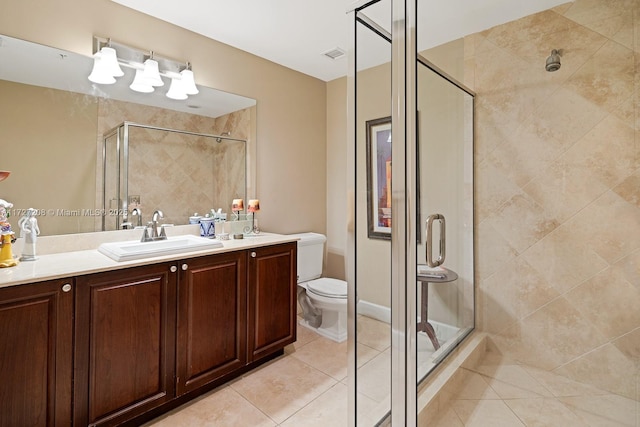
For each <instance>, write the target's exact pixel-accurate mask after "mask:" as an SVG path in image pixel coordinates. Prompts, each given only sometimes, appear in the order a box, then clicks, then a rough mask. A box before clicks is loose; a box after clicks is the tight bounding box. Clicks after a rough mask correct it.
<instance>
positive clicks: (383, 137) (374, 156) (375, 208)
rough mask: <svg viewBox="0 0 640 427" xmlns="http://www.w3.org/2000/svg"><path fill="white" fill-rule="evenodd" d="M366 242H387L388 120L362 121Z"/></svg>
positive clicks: (389, 132)
mask: <svg viewBox="0 0 640 427" xmlns="http://www.w3.org/2000/svg"><path fill="white" fill-rule="evenodd" d="M366 138H367V224H368V236H369V238H370V239H384V240H391V117H383V118H380V119H375V120H368V121H367V122H366Z"/></svg>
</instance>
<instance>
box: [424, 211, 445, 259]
mask: <svg viewBox="0 0 640 427" xmlns="http://www.w3.org/2000/svg"><path fill="white" fill-rule="evenodd" d="M434 221H440V241H439V248H440V254H439V255H438V259H436V260H435V261H434V260H433V242H432V240H433V222H434ZM445 230H446V224H445V219H444V215H442V214H433V215H429V217H428V218H427V226H426V234H427V239H426V242H425V244H426V249H427V250H426V258H427V259H426V262H427V265H428V266H429V267H438V266H439V265H442V264H443V263H444V259H445V257H446V255H447V254H446V240H447V239H446V235H445Z"/></svg>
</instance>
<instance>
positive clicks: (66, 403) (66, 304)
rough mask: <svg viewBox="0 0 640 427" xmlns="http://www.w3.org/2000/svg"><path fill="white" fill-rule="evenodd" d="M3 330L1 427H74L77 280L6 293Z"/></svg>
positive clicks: (1, 304)
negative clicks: (74, 310) (72, 414)
mask: <svg viewBox="0 0 640 427" xmlns="http://www.w3.org/2000/svg"><path fill="white" fill-rule="evenodd" d="M63 288H64V290H63ZM0 330H2V333H1V334H0V378H2V380H1V381H0V426H3V427H4V426H6V427H9V426H11V427H13V426H69V425H71V386H72V344H73V280H72V279H71V280H62V279H61V280H52V281H48V282H42V283H34V284H26V285H18V286H12V287H8V288H4V289H1V290H0Z"/></svg>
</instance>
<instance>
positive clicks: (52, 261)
mask: <svg viewBox="0 0 640 427" xmlns="http://www.w3.org/2000/svg"><path fill="white" fill-rule="evenodd" d="M297 240H298V238H297V237H296V236H288V235H283V234H272V233H260V234H257V235H250V236H245V237H244V238H243V239H239V240H224V241H222V244H223V247H222V248H215V249H207V250H202V251H193V252H188V253H184V254H178V255H164V256H156V257H149V258H145V259H138V260H133V261H122V262H117V261H114V260H112V259H111V258H109V257H107V256H106V255H103V254H102V253H100V252H98V250H97V247H98V245H97V244H96V249H86V250H81V251H71V252H60V253H52V254H47V255H39V256H38V259H36V260H35V261H22V262H20V263H19V264H18V265H16V266H14V267H6V268H0V288H4V287H8V286H15V285H21V284H26V283H34V282H41V281H44V280H52V279H59V278H67V277H68V278H71V277H74V276H80V275H84V274H91V273H98V272H101V271H111V270H118V269H121V268H128V267H135V266H140V265H148V264H156V263H159V262H167V261H174V260H180V259H189V258H195V257H199V256H204V255H211V254H217V253H224V252H232V251H238V250H244V249H250V248H257V247H261V246H271V245H277V244H280V243H287V242H295V241H297ZM14 255H15V254H14Z"/></svg>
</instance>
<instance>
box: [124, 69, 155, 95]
mask: <svg viewBox="0 0 640 427" xmlns="http://www.w3.org/2000/svg"><path fill="white" fill-rule="evenodd" d="M129 89H131V90H134V91H136V92H141V93H151V92H153V91H154V88H153V86H151V84H149V82H148V81H147V79H145V78H144V70H141V69H137V70H136V76H135V77H134V78H133V82H132V83H131V84H130V85H129Z"/></svg>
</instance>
